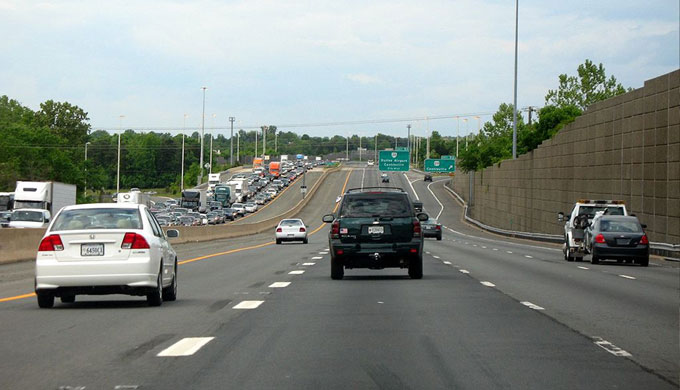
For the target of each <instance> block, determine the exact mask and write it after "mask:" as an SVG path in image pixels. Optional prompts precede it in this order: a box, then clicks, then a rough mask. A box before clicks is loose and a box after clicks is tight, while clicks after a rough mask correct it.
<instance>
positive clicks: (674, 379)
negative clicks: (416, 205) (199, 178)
mask: <svg viewBox="0 0 680 390" xmlns="http://www.w3.org/2000/svg"><path fill="white" fill-rule="evenodd" d="M389 176H390V178H391V182H390V183H389V184H390V185H391V186H399V187H402V188H404V189H406V190H407V191H409V192H410V193H412V194H413V191H414V190H415V194H417V196H418V198H420V199H421V200H422V201H423V203H424V206H425V210H426V211H427V212H428V213H429V214H432V215H434V216H437V214H439V213H440V211H441V215H440V217H439V218H440V220H441V221H442V222H443V224H444V225H445V226H446V228H445V232H444V239H443V240H442V241H435V240H433V239H428V240H427V242H426V246H425V250H426V254H425V257H424V272H425V276H424V278H423V279H422V280H411V279H409V278H408V276H407V271H406V270H399V269H389V270H379V271H377V270H364V269H355V270H347V271H346V273H345V279H343V280H341V281H333V280H331V279H330V264H329V255H328V240H327V232H328V227H327V225H323V224H322V223H321V216H322V215H323V214H326V213H330V212H332V211H333V210H334V208H335V206H336V203H335V200H336V197H337V196H338V195H339V194H340V193H341V192H342V190H343V189H346V188H355V187H361V186H362V185H363V186H380V185H384V184H382V183H380V182H379V172H378V171H377V170H376V169H375V168H368V169H366V168H364V167H363V166H359V167H355V168H354V169H351V170H350V169H344V170H341V171H339V172H336V173H333V174H331V176H330V177H329V178H328V179H327V181H326V182H325V183H324V185H323V187H322V188H320V191H319V192H318V194H317V196H315V197H314V199H313V200H312V201H311V202H310V203H309V205H308V206H307V207H306V208H305V210H303V211H302V213H301V217H302V218H303V219H304V220H305V222H306V223H307V225H308V226H309V228H310V230H311V231H312V232H313V234H312V235H311V236H310V240H309V244H307V245H304V244H299V243H289V244H283V245H275V244H274V241H273V232H271V233H263V234H260V235H255V236H251V237H241V238H237V239H233V240H219V241H213V242H210V243H199V244H185V245H177V246H176V249H177V250H178V252H179V255H180V261H181V262H182V263H181V264H182V265H181V266H180V268H179V272H178V275H179V297H178V300H177V301H176V302H166V303H164V304H163V305H162V306H161V307H157V308H152V307H148V306H147V305H146V302H145V300H144V299H143V298H138V297H127V296H117V295H115V296H104V297H96V296H94V297H88V296H78V297H77V300H76V302H75V303H73V304H62V303H59V302H57V303H56V304H55V307H54V309H51V310H44V309H38V306H37V303H36V301H35V297H32V296H28V297H21V295H22V294H21V293H22V292H23V293H24V294H26V293H30V292H31V290H32V276H30V277H29V276H27V273H28V272H27V271H26V268H27V267H28V265H13V266H4V267H0V275H10V276H7V277H5V278H2V279H0V323H1V324H2V327H0V353H2V356H3V359H2V360H0V372H2V375H0V388H2V389H59V388H64V389H68V388H72V389H76V388H86V389H116V388H117V389H135V388H136V389H225V388H234V389H268V388H277V389H280V388H291V389H292V388H295V389H299V388H310V389H326V388H331V389H348V388H368V389H409V388H410V389H452V388H461V389H487V388H518V389H525V388H533V389H610V388H611V389H677V388H678V361H680V359H679V357H678V349H679V348H678V329H679V328H678V296H679V288H678V280H679V279H678V268H677V267H673V266H671V265H668V264H666V263H663V262H661V261H659V260H658V259H655V260H653V261H652V264H650V267H648V268H641V267H636V266H630V265H624V266H621V265H615V264H600V265H597V266H591V265H590V264H589V263H567V262H566V261H564V260H562V255H561V252H559V251H558V250H557V248H556V247H555V246H553V245H550V244H542V243H535V242H529V241H519V240H511V239H506V238H502V237H498V236H494V235H490V234H487V233H484V232H480V231H479V230H477V229H474V228H471V227H469V226H467V225H465V224H464V223H463V222H461V219H460V207H459V206H458V205H457V203H456V202H455V201H454V199H453V198H452V197H451V196H450V195H449V194H448V192H447V191H446V190H444V188H443V187H442V185H443V182H440V181H439V180H440V179H438V178H435V182H434V183H432V184H429V183H423V182H422V175H419V174H416V173H409V174H408V175H404V174H403V173H390V174H389ZM411 181H413V182H412V183H411ZM411 186H412V187H411ZM428 187H429V189H428ZM430 190H432V192H430ZM414 197H415V196H414ZM22 267H24V268H23V271H21V269H22ZM22 272H23V273H22ZM11 275H13V276H11ZM624 276H626V277H624ZM22 289H23V290H22ZM6 298H10V299H6Z"/></svg>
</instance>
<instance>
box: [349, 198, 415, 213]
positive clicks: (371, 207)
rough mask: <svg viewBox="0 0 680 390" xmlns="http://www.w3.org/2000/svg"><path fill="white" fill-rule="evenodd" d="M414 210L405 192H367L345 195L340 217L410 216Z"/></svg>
mask: <svg viewBox="0 0 680 390" xmlns="http://www.w3.org/2000/svg"><path fill="white" fill-rule="evenodd" d="M411 214H412V211H411V207H410V203H409V200H408V198H407V197H406V196H405V195H403V194H388V193H379V194H376V193H366V194H355V195H350V196H345V199H344V201H343V202H342V207H341V209H340V217H341V218H342V217H350V218H352V217H354V218H360V217H378V216H379V217H409V216H411Z"/></svg>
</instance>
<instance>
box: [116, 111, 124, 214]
mask: <svg viewBox="0 0 680 390" xmlns="http://www.w3.org/2000/svg"><path fill="white" fill-rule="evenodd" d="M123 118H125V115H119V116H118V119H119V122H118V169H117V170H116V201H117V200H118V193H119V192H120V134H121V132H122V131H123Z"/></svg>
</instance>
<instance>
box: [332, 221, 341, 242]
mask: <svg viewBox="0 0 680 390" xmlns="http://www.w3.org/2000/svg"><path fill="white" fill-rule="evenodd" d="M331 238H340V221H333V224H332V225H331Z"/></svg>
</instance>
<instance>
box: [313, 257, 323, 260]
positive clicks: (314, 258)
mask: <svg viewBox="0 0 680 390" xmlns="http://www.w3.org/2000/svg"><path fill="white" fill-rule="evenodd" d="M321 259H323V257H321V256H314V257H312V260H321Z"/></svg>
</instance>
